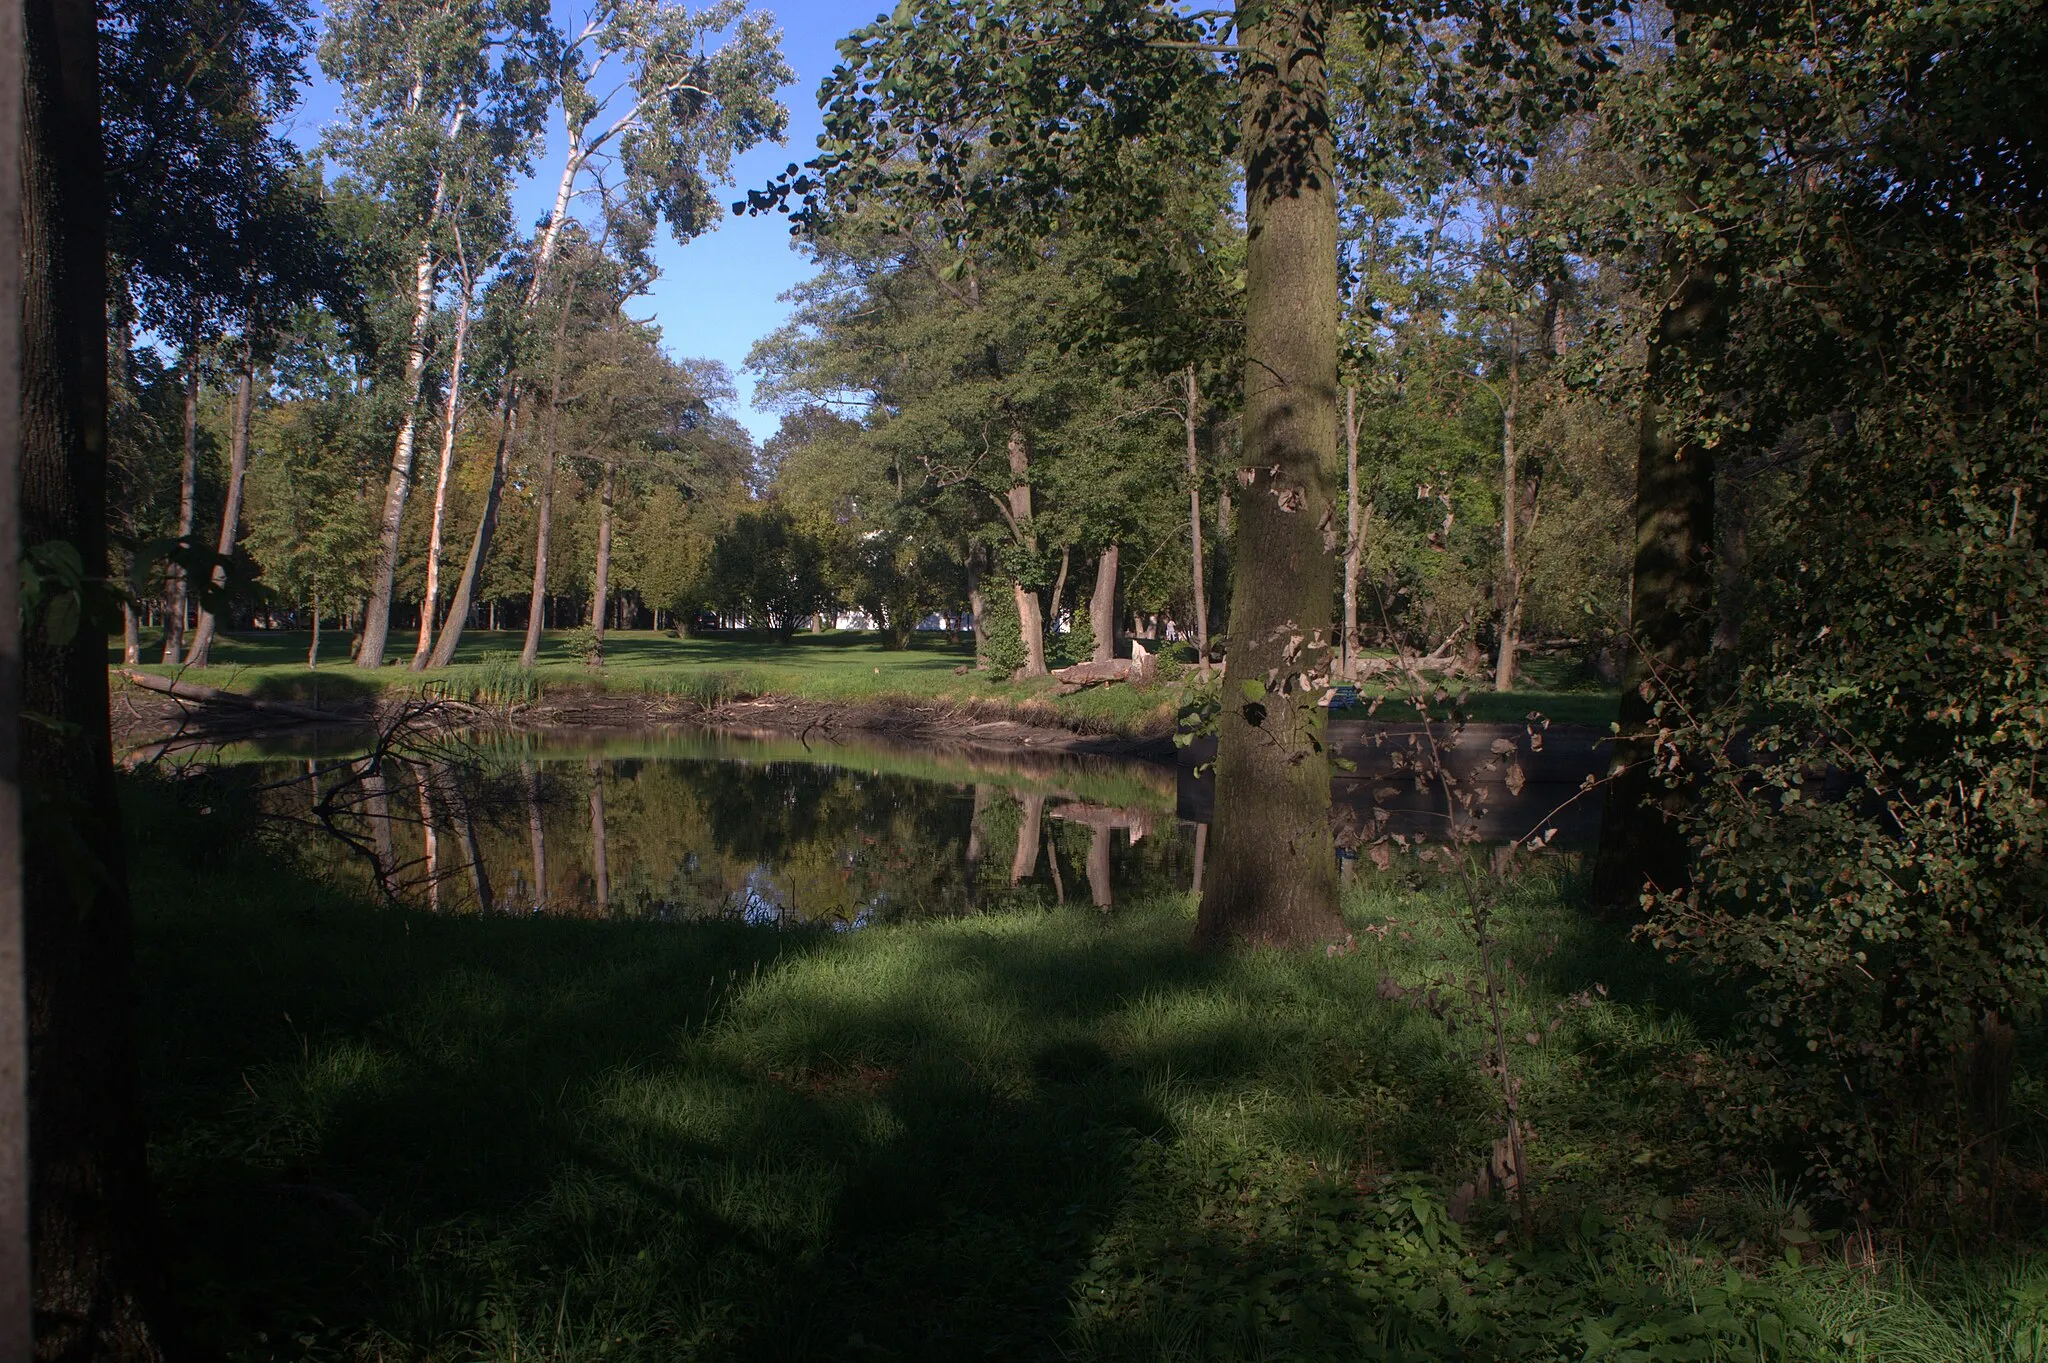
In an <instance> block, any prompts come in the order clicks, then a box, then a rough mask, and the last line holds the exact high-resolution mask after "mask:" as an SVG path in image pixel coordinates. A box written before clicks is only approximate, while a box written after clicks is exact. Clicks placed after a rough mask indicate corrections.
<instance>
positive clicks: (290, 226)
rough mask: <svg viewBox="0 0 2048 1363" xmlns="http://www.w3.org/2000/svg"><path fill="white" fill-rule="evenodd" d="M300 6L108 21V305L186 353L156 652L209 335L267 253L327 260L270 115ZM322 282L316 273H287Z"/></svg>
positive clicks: (292, 90) (177, 641)
mask: <svg viewBox="0 0 2048 1363" xmlns="http://www.w3.org/2000/svg"><path fill="white" fill-rule="evenodd" d="M306 21H307V11H306V8H305V6H304V5H303V3H299V0H279V2H278V3H267V2H259V3H254V4H222V3H216V0H178V2H177V3H171V4H134V3H127V2H126V0H121V2H120V3H115V4H112V5H109V6H108V7H107V10H106V13H105V14H104V15H103V16H102V30H103V33H104V40H105V49H106V50H105V56H104V60H103V66H104V68H105V112H106V116H105V119H104V123H103V126H104V135H105V140H106V160H107V186H108V192H109V209H110V216H109V225H110V234H109V241H108V245H109V250H110V252H111V253H112V255H113V257H114V268H113V278H114V281H115V283H116V285H117V291H116V295H115V298H114V311H115V314H116V317H117V318H118V321H119V325H120V327H121V328H122V331H123V333H124V339H123V341H122V344H121V347H120V348H121V350H122V352H123V353H124V354H125V352H126V350H127V344H126V340H125V335H126V333H127V332H128V331H129V330H130V329H132V327H133V326H134V325H135V324H137V323H140V324H141V325H142V326H144V327H146V328H149V329H150V330H153V331H156V332H158V333H161V334H163V335H166V336H168V337H171V338H174V339H175V340H176V342H177V343H178V344H179V345H180V347H181V348H182V351H183V355H182V368H183V370H184V379H185V421H184V444H183V459H182V469H181V477H180V481H179V499H178V519H177V524H176V535H175V537H176V540H177V542H178V544H179V546H180V548H181V549H182V550H183V551H184V552H181V553H175V554H173V555H172V556H171V564H170V570H169V588H170V597H171V602H170V606H171V609H170V611H169V613H168V621H167V623H168V625H169V628H168V629H167V630H166V633H165V639H164V661H166V662H169V663H177V662H179V661H181V660H182V656H183V649H184V630H185V616H186V610H187V605H188V596H189V593H188V589H187V568H186V564H187V563H188V562H192V561H196V562H200V563H204V562H206V561H207V556H206V555H204V554H194V553H192V552H191V550H192V549H193V547H194V546H192V544H191V537H192V535H193V532H194V528H195V517H196V513H197V497H196V493H197V476H198V456H199V415H198V411H199V389H200V382H201V370H202V368H204V367H205V365H206V364H207V362H208V352H209V349H210V348H211V343H213V342H215V341H217V340H219V339H220V338H221V337H222V336H223V335H224V334H226V333H227V332H229V331H230V330H232V329H233V327H234V324H235V322H236V320H237V319H238V318H244V317H246V315H247V313H248V312H249V310H250V308H251V306H252V304H253V303H254V302H255V301H256V295H257V293H258V291H259V290H261V289H262V288H263V287H264V286H265V285H268V284H275V283H281V282H284V281H283V280H280V279H276V278H266V276H267V275H268V274H269V273H270V271H269V269H268V266H267V264H266V263H267V262H278V263H282V264H284V266H285V271H284V273H285V276H286V277H287V278H289V277H290V276H292V275H294V274H297V273H299V272H300V271H302V270H305V269H308V268H310V269H312V270H313V271H314V272H315V273H318V274H321V275H323V276H324V275H326V274H327V263H326V262H324V261H321V260H320V259H319V257H320V243H319V235H320V234H319V228H318V213H317V207H316V205H314V204H312V203H310V202H309V200H308V196H307V193H306V189H305V185H304V182H303V180H302V179H301V178H300V174H299V173H300V169H301V160H300V158H299V156H298V154H297V153H296V152H295V151H294V150H293V149H292V148H291V147H290V146H289V144H287V143H286V142H285V141H284V140H283V139H282V138H279V137H277V136H276V135H274V134H273V133H272V131H271V122H272V120H274V119H276V118H277V117H279V116H281V115H282V114H283V113H285V112H286V111H288V110H289V109H290V108H291V107H292V105H293V104H295V103H296V102H297V99H298V82H299V79H300V77H301V75H302V74H303V68H304V62H305V47H306V41H307V38H306V33H305V25H306ZM291 283H292V285H294V286H295V285H297V284H306V285H309V286H311V287H312V288H314V289H315V290H317V289H318V287H319V284H318V283H317V282H316V281H314V280H312V279H294V280H292V281H291Z"/></svg>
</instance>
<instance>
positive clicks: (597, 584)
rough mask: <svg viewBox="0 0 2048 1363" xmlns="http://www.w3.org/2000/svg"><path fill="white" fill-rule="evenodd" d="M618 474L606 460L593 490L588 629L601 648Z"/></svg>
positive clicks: (609, 593) (608, 582)
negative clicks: (594, 558) (594, 510)
mask: <svg viewBox="0 0 2048 1363" xmlns="http://www.w3.org/2000/svg"><path fill="white" fill-rule="evenodd" d="M618 474H619V466H618V461H617V460H606V461H605V466H604V475H603V477H602V479H601V480H600V481H599V483H598V487H597V571H596V573H595V574H594V580H593V582H592V585H591V588H590V593H591V595H590V627H591V628H592V629H594V630H596V631H597V642H598V645H599V647H603V645H604V625H605V615H606V611H605V603H606V602H608V601H610V600H611V583H612V494H613V492H614V490H615V489H616V487H617V485H618Z"/></svg>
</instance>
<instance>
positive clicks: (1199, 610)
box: [1096, 365, 1209, 681]
mask: <svg viewBox="0 0 2048 1363" xmlns="http://www.w3.org/2000/svg"><path fill="white" fill-rule="evenodd" d="M1201 401H1202V390H1201V389H1200V388H1199V387H1198V386H1197V385H1196V383H1195V367H1194V366H1193V365H1189V366H1188V410H1187V436H1188V539H1189V552H1190V553H1191V555H1192V558H1191V560H1190V567H1191V568H1192V569H1193V580H1194V584H1195V654H1196V656H1197V657H1198V658H1199V659H1200V661H1201V666H1202V680H1203V681H1207V680H1209V596H1208V589H1207V587H1206V585H1205V584H1204V582H1203V578H1204V577H1205V576H1206V574H1205V572H1204V569H1205V567H1206V560H1205V558H1204V556H1203V554H1202V462H1201V458H1200V453H1201V451H1200V448H1199V446H1198V445H1197V444H1196V441H1195V424H1196V422H1197V421H1198V420H1200V418H1201ZM1096 637H1097V638H1100V637H1101V636H1100V635H1097V636H1096Z"/></svg>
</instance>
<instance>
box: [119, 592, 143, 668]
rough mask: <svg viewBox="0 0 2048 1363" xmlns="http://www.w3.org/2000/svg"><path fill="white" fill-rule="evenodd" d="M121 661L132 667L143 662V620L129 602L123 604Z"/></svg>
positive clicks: (132, 603)
mask: <svg viewBox="0 0 2048 1363" xmlns="http://www.w3.org/2000/svg"><path fill="white" fill-rule="evenodd" d="M121 661H122V662H124V663H126V664H127V665H128V666H130V667H134V666H135V665H136V664H138V663H140V662H141V661H142V619H141V617H140V616H138V615H137V614H136V613H135V603H134V602H133V601H127V600H124V601H122V602H121Z"/></svg>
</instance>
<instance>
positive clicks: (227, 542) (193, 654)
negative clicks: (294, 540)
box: [185, 345, 256, 667]
mask: <svg viewBox="0 0 2048 1363" xmlns="http://www.w3.org/2000/svg"><path fill="white" fill-rule="evenodd" d="M255 388H256V374H255V363H254V361H253V360H252V359H251V357H250V355H249V350H248V347H247V346H246V345H244V346H243V349H242V372H241V373H240V374H239V375H238V376H237V377H236V379H235V428H234V432H233V433H232V434H231V435H230V436H229V437H228V494H227V502H226V504H225V505H224V506H222V507H221V513H220V539H219V540H218V541H217V544H218V553H219V557H220V559H221V560H222V561H221V562H220V563H217V564H215V565H214V568H213V585H214V587H215V588H216V589H218V588H221V587H225V586H226V585H227V583H228V570H227V563H226V560H227V559H228V558H229V557H230V556H232V555H233V554H234V552H235V539H236V536H237V535H238V534H239V533H240V531H241V525H242V484H243V481H244V479H245V478H247V476H248V473H249V421H250V410H249V409H250V408H251V407H252V406H253V405H254V404H255ZM217 627H218V622H217V621H216V620H215V619H214V615H213V612H212V611H211V610H209V609H207V607H206V605H205V603H204V602H203V601H202V602H201V603H200V607H199V628H198V629H197V630H196V631H195V632H194V633H193V636H192V647H191V648H190V649H189V650H187V652H186V654H185V665H186V666H187V667H205V666H206V665H207V663H208V661H210V659H211V656H212V653H213V636H214V631H215V630H216V628H217Z"/></svg>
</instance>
